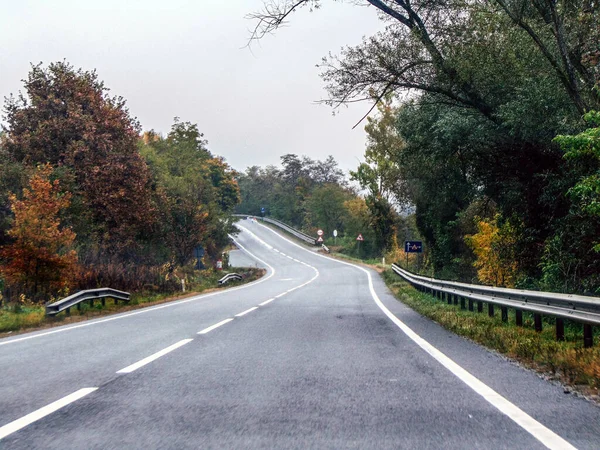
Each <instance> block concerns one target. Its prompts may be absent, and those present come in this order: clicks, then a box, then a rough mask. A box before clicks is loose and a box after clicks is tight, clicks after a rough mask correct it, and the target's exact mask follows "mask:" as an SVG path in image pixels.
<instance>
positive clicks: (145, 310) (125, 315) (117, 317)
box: [0, 227, 275, 347]
mask: <svg viewBox="0 0 600 450" xmlns="http://www.w3.org/2000/svg"><path fill="white" fill-rule="evenodd" d="M240 228H243V227H240ZM244 230H245V228H244ZM229 237H230V238H231V239H232V240H233V242H235V245H236V246H237V247H239V248H240V249H241V250H242V251H243V252H245V253H247V254H248V255H250V256H251V257H252V258H254V259H256V260H257V261H259V262H261V263H263V264H264V265H265V266H267V267H268V268H269V270H270V271H271V273H270V274H269V275H267V276H266V277H264V278H261V279H259V280H256V281H253V282H252V283H248V284H244V285H243V286H238V287H234V288H229V289H226V290H223V291H219V292H212V293H210V294H204V295H198V296H195V297H191V298H188V299H185V300H179V301H175V302H170V303H166V304H164V305H159V306H150V307H148V308H143V309H140V310H138V311H134V312H130V313H123V314H118V315H115V316H111V317H108V318H106V319H98V320H90V321H88V322H85V323H82V324H79V325H73V326H67V327H60V328H57V329H55V330H52V331H45V332H43V333H37V334H31V335H27V336H23V337H20V338H15V339H10V338H7V339H9V340H4V339H2V340H0V347H1V346H3V345H9V344H15V343H17V342H23V341H28V340H29V339H35V338H39V337H42V336H49V335H53V334H57V333H63V332H65V331H71V330H76V329H78V328H84V327H89V326H92V325H98V324H101V323H106V322H112V321H113V320H121V319H126V318H128V317H132V316H137V315H138V314H146V313H149V312H152V311H157V310H159V309H165V308H172V307H174V306H180V305H184V304H186V303H190V302H195V301H198V300H202V299H206V298H209V297H214V296H217V295H222V294H226V293H229V292H233V291H237V290H239V289H246V288H249V287H251V286H255V285H257V284H260V283H264V282H265V281H267V280H269V279H270V278H272V277H273V276H274V275H275V268H274V267H273V266H271V265H270V264H268V263H266V262H265V261H263V260H262V259H260V258H259V257H257V256H255V255H254V254H253V253H251V252H250V251H248V250H247V249H246V248H245V247H244V246H243V245H242V244H240V243H239V242H238V241H237V240H236V239H235V238H234V237H233V236H231V235H230V236H229Z"/></svg>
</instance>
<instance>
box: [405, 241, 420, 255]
mask: <svg viewBox="0 0 600 450" xmlns="http://www.w3.org/2000/svg"><path fill="white" fill-rule="evenodd" d="M404 251H405V252H406V253H423V242H421V241H405V242H404Z"/></svg>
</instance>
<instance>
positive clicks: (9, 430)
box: [0, 387, 98, 439]
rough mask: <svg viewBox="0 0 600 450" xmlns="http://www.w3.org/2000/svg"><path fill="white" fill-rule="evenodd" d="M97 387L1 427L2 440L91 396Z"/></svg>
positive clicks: (58, 401) (69, 396) (77, 392)
mask: <svg viewBox="0 0 600 450" xmlns="http://www.w3.org/2000/svg"><path fill="white" fill-rule="evenodd" d="M97 389H98V388H97V387H92V388H83V389H79V390H78V391H76V392H73V393H72V394H69V395H67V396H66V397H63V398H61V399H60V400H57V401H55V402H52V403H50V404H49V405H46V406H44V407H43V408H40V409H38V410H37V411H34V412H32V413H29V414H27V415H26V416H23V417H21V418H20V419H17V420H15V421H13V422H10V423H8V424H6V425H4V426H3V427H0V439H4V438H5V437H6V436H8V435H10V434H13V433H14V432H16V431H19V430H20V429H22V428H25V427H26V426H27V425H31V424H32V423H33V422H36V421H38V420H40V419H42V418H44V417H46V416H48V415H50V414H52V413H53V412H56V411H58V410H59V409H61V408H64V407H65V406H67V405H68V404H70V403H73V402H75V401H77V400H79V399H80V398H83V397H85V396H86V395H88V394H91V393H92V392H94V391H95V390H97Z"/></svg>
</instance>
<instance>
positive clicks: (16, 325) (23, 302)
mask: <svg viewBox="0 0 600 450" xmlns="http://www.w3.org/2000/svg"><path fill="white" fill-rule="evenodd" d="M227 271H228V272H235V273H239V274H240V275H242V276H243V277H244V278H243V280H242V281H230V282H229V283H228V284H227V286H224V287H222V288H220V287H217V286H218V285H217V281H218V280H219V279H220V278H221V277H222V276H223V273H220V272H217V271H213V270H208V271H193V272H191V273H189V274H188V275H187V277H186V279H187V280H188V284H187V285H186V292H178V293H165V292H162V293H161V292H156V291H141V292H136V293H134V294H133V295H132V296H131V300H130V301H129V302H127V303H125V302H120V303H118V304H115V303H114V301H113V300H111V299H108V300H106V304H105V306H102V304H101V303H100V302H99V301H96V302H94V306H90V304H89V303H82V304H81V306H80V309H78V308H76V307H73V308H71V313H70V314H69V315H67V314H66V313H65V312H61V313H59V314H58V315H57V316H54V317H46V315H45V309H44V306H43V305H41V304H39V303H33V302H32V301H30V300H28V299H27V298H26V297H25V296H23V297H22V298H21V299H20V300H18V301H16V302H11V303H6V304H5V305H4V306H1V307H0V337H2V336H8V335H11V334H12V333H13V332H22V331H31V330H32V329H38V328H47V327H52V326H57V325H65V324H69V323H73V322H79V321H81V320H86V319H91V318H95V317H99V316H104V315H107V314H114V313H119V312H125V311H130V310H132V309H137V308H141V307H144V306H151V305H156V304H159V303H164V302H167V301H174V300H181V299H183V298H186V297H190V296H193V295H197V294H200V293H208V292H211V291H216V290H219V289H226V288H228V287H235V286H239V285H241V284H245V283H250V282H252V281H255V280H257V279H258V278H260V277H262V276H263V275H264V270H263V269H253V268H235V267H230V268H228V270H227ZM50 300H51V299H50Z"/></svg>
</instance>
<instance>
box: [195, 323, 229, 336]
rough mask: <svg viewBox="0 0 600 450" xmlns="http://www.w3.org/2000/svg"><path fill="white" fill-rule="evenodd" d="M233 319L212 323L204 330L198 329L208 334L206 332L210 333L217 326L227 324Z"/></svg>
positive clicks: (201, 332)
mask: <svg viewBox="0 0 600 450" xmlns="http://www.w3.org/2000/svg"><path fill="white" fill-rule="evenodd" d="M232 320H233V319H225V320H222V321H220V322H219V323H215V324H214V325H211V326H210V327H208V328H205V329H204V330H202V331H198V334H206V333H210V332H211V331H212V330H214V329H215V328H219V327H220V326H222V325H225V324H226V323H229V322H231V321H232Z"/></svg>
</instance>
